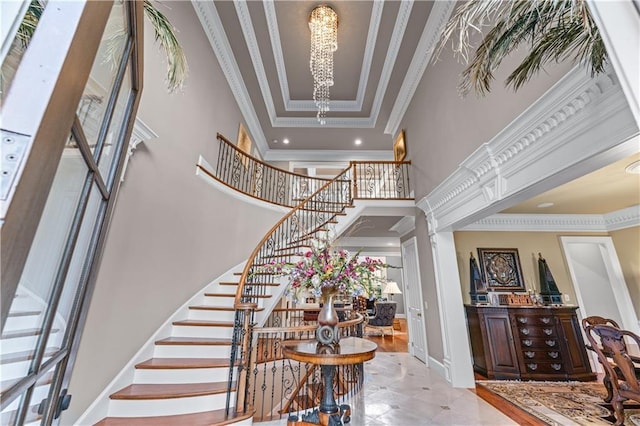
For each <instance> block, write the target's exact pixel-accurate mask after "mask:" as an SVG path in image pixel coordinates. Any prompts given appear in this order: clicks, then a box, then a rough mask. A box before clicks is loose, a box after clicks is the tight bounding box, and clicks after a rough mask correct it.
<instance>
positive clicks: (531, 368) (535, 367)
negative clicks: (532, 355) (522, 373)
mask: <svg viewBox="0 0 640 426" xmlns="http://www.w3.org/2000/svg"><path fill="white" fill-rule="evenodd" d="M527 367H529V370H535V369H537V368H538V364H527Z"/></svg>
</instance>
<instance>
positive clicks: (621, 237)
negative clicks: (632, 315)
mask: <svg viewBox="0 0 640 426" xmlns="http://www.w3.org/2000/svg"><path fill="white" fill-rule="evenodd" d="M611 238H612V239H613V244H614V245H615V247H616V253H618V259H619V260H620V266H621V267H622V273H623V275H624V280H625V281H626V283H627V287H628V288H629V295H630V296H631V301H632V302H633V307H634V308H635V310H636V315H640V253H639V252H640V226H635V227H633V228H627V229H622V230H620V231H614V232H612V233H611Z"/></svg>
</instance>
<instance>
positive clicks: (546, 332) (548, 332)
mask: <svg viewBox="0 0 640 426" xmlns="http://www.w3.org/2000/svg"><path fill="white" fill-rule="evenodd" d="M542 331H543V332H544V334H546V335H547V336H551V335H552V334H553V330H552V329H550V328H545V329H544V330H542Z"/></svg>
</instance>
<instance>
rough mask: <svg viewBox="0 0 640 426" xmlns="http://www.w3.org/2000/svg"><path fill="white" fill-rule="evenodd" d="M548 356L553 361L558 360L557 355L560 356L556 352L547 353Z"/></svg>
mask: <svg viewBox="0 0 640 426" xmlns="http://www.w3.org/2000/svg"><path fill="white" fill-rule="evenodd" d="M547 353H548V354H549V356H550V357H551V358H553V359H556V358H558V355H560V354H559V353H558V352H547Z"/></svg>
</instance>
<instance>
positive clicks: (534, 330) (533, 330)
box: [518, 324, 557, 338]
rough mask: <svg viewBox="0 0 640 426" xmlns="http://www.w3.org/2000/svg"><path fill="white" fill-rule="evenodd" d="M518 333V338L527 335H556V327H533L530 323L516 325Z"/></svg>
mask: <svg viewBox="0 0 640 426" xmlns="http://www.w3.org/2000/svg"><path fill="white" fill-rule="evenodd" d="M518 335H519V336H520V338H527V337H555V336H556V335H557V333H556V329H555V327H553V326H549V327H533V326H530V325H520V324H519V325H518Z"/></svg>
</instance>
